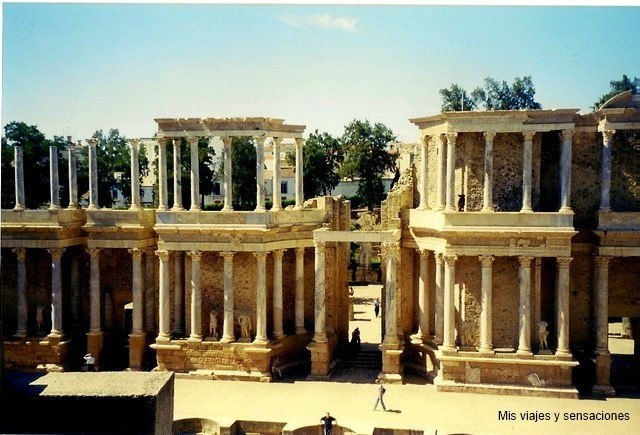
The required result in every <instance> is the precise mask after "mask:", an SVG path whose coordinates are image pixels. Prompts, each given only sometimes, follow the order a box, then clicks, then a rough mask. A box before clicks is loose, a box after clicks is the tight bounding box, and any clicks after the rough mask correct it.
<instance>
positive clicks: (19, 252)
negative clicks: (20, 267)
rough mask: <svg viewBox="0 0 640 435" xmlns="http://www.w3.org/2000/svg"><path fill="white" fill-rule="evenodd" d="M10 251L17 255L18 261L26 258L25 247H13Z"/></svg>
mask: <svg viewBox="0 0 640 435" xmlns="http://www.w3.org/2000/svg"><path fill="white" fill-rule="evenodd" d="M11 251H12V252H13V253H14V254H16V257H18V260H20V261H24V260H25V259H26V258H27V249H26V248H13V249H12V250H11Z"/></svg>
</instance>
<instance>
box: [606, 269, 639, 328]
mask: <svg viewBox="0 0 640 435" xmlns="http://www.w3.org/2000/svg"><path fill="white" fill-rule="evenodd" d="M639 282H640V257H614V258H613V259H611V261H610V263H609V316H621V317H640V293H638V283H639Z"/></svg>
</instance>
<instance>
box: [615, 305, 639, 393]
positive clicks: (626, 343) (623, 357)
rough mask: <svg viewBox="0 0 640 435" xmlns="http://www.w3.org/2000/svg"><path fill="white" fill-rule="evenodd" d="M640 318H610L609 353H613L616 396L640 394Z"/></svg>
mask: <svg viewBox="0 0 640 435" xmlns="http://www.w3.org/2000/svg"><path fill="white" fill-rule="evenodd" d="M638 325H640V318H638V317H631V318H629V317H610V318H609V352H611V386H612V387H614V388H615V389H616V395H621V394H622V395H624V394H625V393H627V394H628V393H634V394H638V393H640V372H638V367H639V366H640V352H639V350H640V337H638V335H639V334H638V332H639V331H640V328H638Z"/></svg>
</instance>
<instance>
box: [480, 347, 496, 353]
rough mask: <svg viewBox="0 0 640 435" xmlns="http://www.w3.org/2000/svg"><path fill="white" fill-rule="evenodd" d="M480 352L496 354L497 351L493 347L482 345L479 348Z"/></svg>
mask: <svg viewBox="0 0 640 435" xmlns="http://www.w3.org/2000/svg"><path fill="white" fill-rule="evenodd" d="M478 352H479V353H481V354H483V355H494V354H495V353H496V351H495V350H493V347H481V348H479V349H478Z"/></svg>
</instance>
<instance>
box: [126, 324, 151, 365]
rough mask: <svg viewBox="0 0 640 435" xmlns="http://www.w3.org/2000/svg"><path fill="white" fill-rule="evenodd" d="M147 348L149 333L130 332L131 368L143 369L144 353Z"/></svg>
mask: <svg viewBox="0 0 640 435" xmlns="http://www.w3.org/2000/svg"><path fill="white" fill-rule="evenodd" d="M146 348H147V335H146V334H145V333H144V332H140V333H135V334H129V369H130V370H142V368H143V366H144V354H145V352H146Z"/></svg>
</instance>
